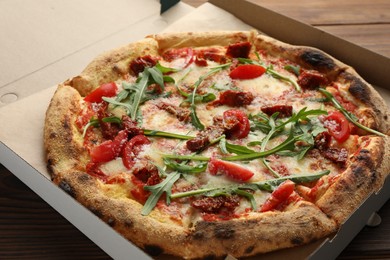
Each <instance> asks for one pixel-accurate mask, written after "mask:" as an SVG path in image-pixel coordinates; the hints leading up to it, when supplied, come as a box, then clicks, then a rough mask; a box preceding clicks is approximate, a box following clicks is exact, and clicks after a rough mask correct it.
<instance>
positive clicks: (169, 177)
mask: <svg viewBox="0 0 390 260" xmlns="http://www.w3.org/2000/svg"><path fill="white" fill-rule="evenodd" d="M159 170H161V168H159ZM163 175H166V178H165V179H164V180H163V181H162V182H160V183H158V184H156V185H153V186H144V189H145V190H147V191H150V192H151V194H150V195H149V197H148V199H147V200H146V202H145V204H144V206H143V208H142V210H141V214H142V215H143V216H147V215H149V213H150V212H151V211H152V210H153V209H154V207H155V206H156V204H157V202H158V200H159V199H160V197H161V196H162V195H163V193H164V192H165V193H166V203H167V205H169V204H170V203H171V192H172V186H173V184H175V182H176V181H177V180H178V179H179V178H180V175H181V174H180V173H179V172H171V173H169V174H167V173H163Z"/></svg>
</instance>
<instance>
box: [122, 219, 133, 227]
mask: <svg viewBox="0 0 390 260" xmlns="http://www.w3.org/2000/svg"><path fill="white" fill-rule="evenodd" d="M124 225H125V227H126V228H132V227H133V226H134V223H133V221H131V220H130V219H126V220H125V221H124Z"/></svg>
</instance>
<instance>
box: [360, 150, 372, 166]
mask: <svg viewBox="0 0 390 260" xmlns="http://www.w3.org/2000/svg"><path fill="white" fill-rule="evenodd" d="M356 159H357V160H358V161H360V162H362V163H363V164H364V165H365V166H367V167H368V168H370V169H372V168H373V167H374V162H373V161H372V158H371V156H370V151H369V150H367V149H361V150H360V152H359V154H358V155H357V156H356Z"/></svg>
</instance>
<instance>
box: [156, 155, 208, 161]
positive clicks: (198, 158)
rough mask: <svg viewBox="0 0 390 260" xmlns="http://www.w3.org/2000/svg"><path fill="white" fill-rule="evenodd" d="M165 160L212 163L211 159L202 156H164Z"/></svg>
mask: <svg viewBox="0 0 390 260" xmlns="http://www.w3.org/2000/svg"><path fill="white" fill-rule="evenodd" d="M162 157H163V158H168V159H176V160H194V161H210V158H209V157H206V156H201V155H192V154H189V155H177V154H163V155H162Z"/></svg>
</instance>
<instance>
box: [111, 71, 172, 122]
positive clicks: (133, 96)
mask: <svg viewBox="0 0 390 260" xmlns="http://www.w3.org/2000/svg"><path fill="white" fill-rule="evenodd" d="M163 71H164V72H166V71H174V69H170V68H166V67H163V66H161V65H159V64H157V65H156V66H154V67H147V68H145V69H144V71H143V72H141V73H140V74H139V76H138V78H137V80H136V82H135V83H127V82H123V83H122V86H123V90H122V91H121V92H119V94H118V95H117V96H116V98H115V99H114V98H107V97H103V100H104V101H106V102H108V103H111V104H113V105H115V106H123V107H124V108H125V109H126V110H127V114H128V115H129V116H130V118H131V119H133V120H137V121H139V107H140V105H141V104H142V103H144V102H145V101H147V100H149V99H153V98H156V97H158V96H159V94H158V93H155V92H154V90H151V91H150V90H148V87H149V86H150V85H152V84H157V85H159V86H160V87H161V89H162V90H164V88H165V86H164V82H174V79H173V78H171V77H169V76H164V75H163Z"/></svg>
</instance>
